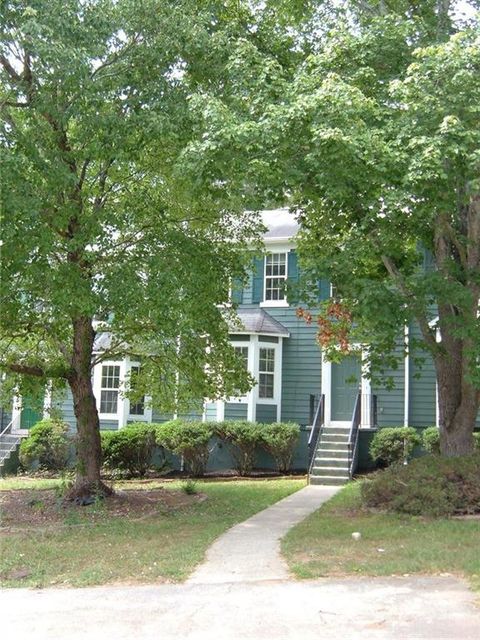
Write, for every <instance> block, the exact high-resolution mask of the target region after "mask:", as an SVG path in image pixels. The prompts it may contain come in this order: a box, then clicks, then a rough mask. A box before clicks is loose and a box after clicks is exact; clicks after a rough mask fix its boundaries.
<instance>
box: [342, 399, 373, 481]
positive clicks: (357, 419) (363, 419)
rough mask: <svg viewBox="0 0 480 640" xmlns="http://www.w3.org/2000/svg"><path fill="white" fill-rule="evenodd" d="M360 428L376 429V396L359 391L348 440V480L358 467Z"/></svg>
mask: <svg viewBox="0 0 480 640" xmlns="http://www.w3.org/2000/svg"><path fill="white" fill-rule="evenodd" d="M360 426H363V427H368V428H376V427H377V396H376V395H373V394H370V393H361V391H359V392H358V394H357V397H356V399H355V406H354V408H353V414H352V421H351V423H350V434H349V438H348V450H349V460H350V463H349V475H350V478H352V477H353V474H354V473H355V471H356V469H357V465H358V449H359V446H358V445H359V439H360V438H359V435H360Z"/></svg>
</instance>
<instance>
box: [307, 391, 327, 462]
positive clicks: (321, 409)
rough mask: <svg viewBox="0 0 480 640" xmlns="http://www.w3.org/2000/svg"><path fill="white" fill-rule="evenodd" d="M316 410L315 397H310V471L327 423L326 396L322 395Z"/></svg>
mask: <svg viewBox="0 0 480 640" xmlns="http://www.w3.org/2000/svg"><path fill="white" fill-rule="evenodd" d="M314 409H315V396H312V395H311V396H310V424H311V427H312V429H311V431H310V436H309V438H308V471H309V472H310V471H311V468H312V465H313V460H314V458H315V451H316V449H317V444H318V440H319V438H320V435H321V433H322V429H323V425H324V423H325V395H324V394H323V393H322V395H321V396H320V399H319V401H318V404H317V407H316V409H315V410H314Z"/></svg>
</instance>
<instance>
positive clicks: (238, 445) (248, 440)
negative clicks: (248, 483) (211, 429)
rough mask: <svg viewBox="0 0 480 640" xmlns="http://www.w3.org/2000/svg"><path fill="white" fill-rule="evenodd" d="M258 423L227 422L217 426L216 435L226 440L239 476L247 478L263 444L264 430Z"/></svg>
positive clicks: (243, 421)
mask: <svg viewBox="0 0 480 640" xmlns="http://www.w3.org/2000/svg"><path fill="white" fill-rule="evenodd" d="M264 427H265V425H263V424H259V423H258V422H247V421H246V420H227V421H225V422H219V423H217V425H216V433H217V434H218V436H219V437H220V438H222V440H225V442H226V443H227V446H228V447H229V449H230V453H231V455H232V458H233V460H234V462H235V469H236V470H237V471H238V473H239V475H241V476H246V475H248V474H249V473H250V472H251V470H252V469H253V465H254V462H255V452H256V449H257V447H258V445H260V443H261V442H262V429H263V428H264Z"/></svg>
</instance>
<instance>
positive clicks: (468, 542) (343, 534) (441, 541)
mask: <svg viewBox="0 0 480 640" xmlns="http://www.w3.org/2000/svg"><path fill="white" fill-rule="evenodd" d="M360 489H361V481H359V482H355V483H351V484H349V485H347V486H346V487H345V488H344V489H342V491H341V492H340V493H338V494H337V495H336V496H335V497H334V498H333V499H332V500H330V501H329V502H328V503H327V504H325V505H324V506H323V507H322V508H321V509H319V510H318V511H316V512H315V513H313V514H312V515H311V516H309V517H308V518H306V519H305V520H304V521H303V522H301V523H300V524H298V525H297V526H295V527H294V528H293V529H291V531H289V532H288V534H287V535H286V536H285V538H284V539H283V540H282V553H283V555H284V557H285V559H286V560H287V562H288V565H289V567H290V570H291V571H292V572H293V574H294V575H295V576H296V577H298V578H307V579H311V578H319V577H325V576H350V575H363V576H391V575H405V574H412V573H425V574H439V573H453V574H459V575H464V576H466V577H467V578H469V580H470V581H471V583H472V585H473V586H474V587H475V588H479V589H480V554H479V553H478V549H479V548H480V525H479V521H478V519H475V518H473V519H471V518H463V519H458V518H449V519H447V518H437V519H433V518H425V517H419V516H411V515H407V514H392V513H385V512H374V511H371V510H369V509H366V508H365V507H364V506H362V500H361V495H360ZM353 532H360V533H361V538H360V540H358V542H357V541H355V540H353V539H352V533H353Z"/></svg>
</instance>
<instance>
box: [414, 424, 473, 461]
mask: <svg viewBox="0 0 480 640" xmlns="http://www.w3.org/2000/svg"><path fill="white" fill-rule="evenodd" d="M422 445H423V448H424V449H425V450H426V451H428V453H433V454H436V455H439V454H440V431H439V430H438V428H437V427H428V429H425V431H424V432H423V434H422ZM473 448H474V449H480V431H477V432H474V434H473Z"/></svg>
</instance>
